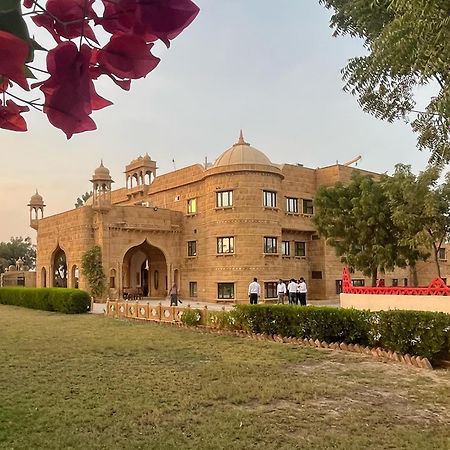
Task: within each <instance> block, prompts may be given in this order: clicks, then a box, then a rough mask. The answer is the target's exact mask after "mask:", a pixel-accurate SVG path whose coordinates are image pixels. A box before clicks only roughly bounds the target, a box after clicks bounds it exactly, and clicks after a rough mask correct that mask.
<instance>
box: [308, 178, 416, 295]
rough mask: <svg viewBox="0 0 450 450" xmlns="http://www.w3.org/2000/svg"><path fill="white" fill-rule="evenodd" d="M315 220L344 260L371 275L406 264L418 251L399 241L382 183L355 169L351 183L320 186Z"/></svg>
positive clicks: (374, 276)
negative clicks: (412, 251)
mask: <svg viewBox="0 0 450 450" xmlns="http://www.w3.org/2000/svg"><path fill="white" fill-rule="evenodd" d="M314 203H315V206H316V208H317V209H316V214H315V216H314V222H315V224H316V226H317V229H318V231H319V234H320V235H321V236H323V237H325V238H326V239H327V243H328V244H330V245H331V246H333V247H334V248H335V249H336V254H337V255H338V256H340V257H341V261H342V262H343V263H345V264H347V265H349V266H350V267H354V268H355V269H358V270H361V271H362V272H363V273H364V274H365V275H366V276H370V277H372V285H373V286H375V285H376V281H377V278H378V271H382V272H384V271H388V270H393V268H394V267H395V266H399V267H405V266H406V265H407V263H408V261H407V258H414V257H415V256H416V255H414V254H410V253H409V252H407V249H406V248H402V247H401V246H400V245H399V239H398V230H397V228H396V227H395V225H394V223H393V221H392V218H391V214H390V210H389V205H388V199H387V197H386V195H385V194H384V191H383V188H382V185H381V184H380V183H379V182H378V181H375V180H374V179H373V178H371V177H368V176H361V175H360V174H358V173H357V172H355V173H354V174H353V176H352V180H351V182H350V183H349V184H347V185H344V184H342V183H337V184H336V185H335V186H331V187H325V186H323V187H321V188H319V189H318V191H317V193H316V196H315V199H314Z"/></svg>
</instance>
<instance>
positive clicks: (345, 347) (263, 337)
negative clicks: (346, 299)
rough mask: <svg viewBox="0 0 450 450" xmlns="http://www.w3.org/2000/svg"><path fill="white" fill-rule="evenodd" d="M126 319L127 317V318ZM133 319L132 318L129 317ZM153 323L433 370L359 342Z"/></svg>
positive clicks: (422, 360)
mask: <svg viewBox="0 0 450 450" xmlns="http://www.w3.org/2000/svg"><path fill="white" fill-rule="evenodd" d="M127 319H128V318H127ZM131 319H133V318H131ZM154 323H159V324H164V325H172V326H177V327H179V328H188V329H191V330H197V331H200V332H202V333H205V332H206V333H213V334H218V335H221V336H238V337H247V338H249V339H253V340H256V341H273V342H279V343H285V344H295V345H301V346H304V347H315V348H324V349H330V350H341V351H346V352H352V353H360V354H362V355H367V356H371V357H372V358H374V359H376V360H378V361H379V360H380V359H381V360H389V361H394V362H398V363H401V364H405V365H407V366H413V367H418V368H419V369H428V370H433V366H432V365H431V363H430V361H429V360H428V358H425V357H421V356H411V355H410V354H409V353H406V354H402V353H399V352H393V351H392V350H384V349H382V348H380V347H364V346H361V345H359V344H346V343H345V342H332V343H330V344H329V343H327V342H325V341H322V342H321V341H319V340H318V339H316V340H313V339H306V338H304V339H302V338H295V337H285V336H280V335H278V334H274V335H269V334H263V333H252V332H250V331H241V330H235V331H232V330H224V329H219V328H214V327H208V326H205V325H199V326H194V325H186V324H184V323H182V322H162V321H161V322H160V321H154Z"/></svg>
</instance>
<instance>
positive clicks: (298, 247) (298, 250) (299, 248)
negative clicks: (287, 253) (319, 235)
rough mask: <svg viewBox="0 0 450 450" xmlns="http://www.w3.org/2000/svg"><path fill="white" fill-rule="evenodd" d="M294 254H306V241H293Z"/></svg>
mask: <svg viewBox="0 0 450 450" xmlns="http://www.w3.org/2000/svg"><path fill="white" fill-rule="evenodd" d="M295 256H306V242H296V243H295Z"/></svg>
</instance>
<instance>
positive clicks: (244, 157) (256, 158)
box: [213, 130, 273, 167]
mask: <svg viewBox="0 0 450 450" xmlns="http://www.w3.org/2000/svg"><path fill="white" fill-rule="evenodd" d="M232 164H262V165H265V166H273V164H272V163H271V162H270V159H269V158H268V157H267V156H266V155H265V154H264V153H263V152H261V151H260V150H257V149H256V148H254V147H251V146H250V144H249V143H247V142H245V141H244V136H243V135H242V130H241V133H240V136H239V140H238V141H237V142H236V144H234V145H233V146H232V147H231V148H229V149H228V150H226V151H225V152H223V153H222V154H221V155H220V156H219V157H218V158H217V159H216V161H215V162H214V165H213V167H221V166H229V165H232Z"/></svg>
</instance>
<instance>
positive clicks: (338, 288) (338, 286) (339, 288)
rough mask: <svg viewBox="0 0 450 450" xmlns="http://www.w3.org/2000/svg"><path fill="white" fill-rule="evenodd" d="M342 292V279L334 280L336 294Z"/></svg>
mask: <svg viewBox="0 0 450 450" xmlns="http://www.w3.org/2000/svg"><path fill="white" fill-rule="evenodd" d="M341 293H342V280H336V294H341Z"/></svg>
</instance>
